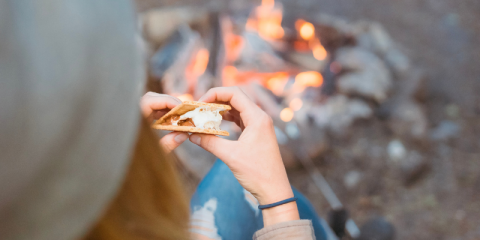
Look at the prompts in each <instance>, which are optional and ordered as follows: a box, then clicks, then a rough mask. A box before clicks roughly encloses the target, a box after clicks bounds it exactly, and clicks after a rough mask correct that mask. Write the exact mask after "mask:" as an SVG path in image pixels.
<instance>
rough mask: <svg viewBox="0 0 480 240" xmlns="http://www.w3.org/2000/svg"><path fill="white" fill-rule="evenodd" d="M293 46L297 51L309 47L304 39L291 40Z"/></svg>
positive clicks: (306, 50) (304, 50) (305, 49)
mask: <svg viewBox="0 0 480 240" xmlns="http://www.w3.org/2000/svg"><path fill="white" fill-rule="evenodd" d="M293 48H294V49H295V51H297V52H308V51H310V47H309V46H308V43H307V42H305V41H295V42H293Z"/></svg>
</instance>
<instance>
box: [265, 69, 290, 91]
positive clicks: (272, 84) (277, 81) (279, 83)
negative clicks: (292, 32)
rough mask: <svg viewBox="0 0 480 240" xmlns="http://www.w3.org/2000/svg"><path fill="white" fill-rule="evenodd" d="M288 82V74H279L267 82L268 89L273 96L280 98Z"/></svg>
mask: <svg viewBox="0 0 480 240" xmlns="http://www.w3.org/2000/svg"><path fill="white" fill-rule="evenodd" d="M287 81H288V74H287V73H278V74H276V75H275V76H274V77H271V78H270V79H268V80H267V82H266V87H267V88H268V89H270V90H271V91H272V92H273V94H275V95H277V96H279V95H281V94H282V93H283V89H284V88H285V85H286V84H287Z"/></svg>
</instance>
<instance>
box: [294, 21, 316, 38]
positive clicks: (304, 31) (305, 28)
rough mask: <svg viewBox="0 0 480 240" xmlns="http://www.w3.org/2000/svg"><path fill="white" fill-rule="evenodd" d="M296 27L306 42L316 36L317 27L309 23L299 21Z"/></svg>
mask: <svg viewBox="0 0 480 240" xmlns="http://www.w3.org/2000/svg"><path fill="white" fill-rule="evenodd" d="M295 27H296V28H297V31H298V33H299V34H300V37H302V38H303V39H304V40H310V39H312V38H313V37H314V36H315V27H314V26H313V24H311V23H309V22H306V21H304V20H301V19H299V20H297V21H296V22H295Z"/></svg>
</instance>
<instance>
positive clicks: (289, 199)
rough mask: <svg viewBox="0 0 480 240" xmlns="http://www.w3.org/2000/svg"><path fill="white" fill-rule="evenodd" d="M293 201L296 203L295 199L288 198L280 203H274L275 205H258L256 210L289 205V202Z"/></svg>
mask: <svg viewBox="0 0 480 240" xmlns="http://www.w3.org/2000/svg"><path fill="white" fill-rule="evenodd" d="M293 201H297V198H296V197H292V198H288V199H285V200H282V201H280V202H276V203H271V204H266V205H258V209H260V210H262V209H266V208H272V207H276V206H279V205H282V204H285V203H289V202H293Z"/></svg>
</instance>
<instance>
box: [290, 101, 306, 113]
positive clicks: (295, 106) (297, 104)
mask: <svg viewBox="0 0 480 240" xmlns="http://www.w3.org/2000/svg"><path fill="white" fill-rule="evenodd" d="M302 106H303V101H302V99H300V98H294V99H293V100H292V101H290V104H289V107H290V108H291V109H292V110H293V111H298V110H300V109H301V108H302Z"/></svg>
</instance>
